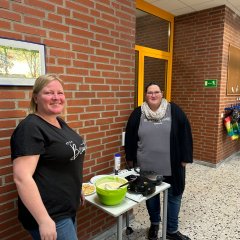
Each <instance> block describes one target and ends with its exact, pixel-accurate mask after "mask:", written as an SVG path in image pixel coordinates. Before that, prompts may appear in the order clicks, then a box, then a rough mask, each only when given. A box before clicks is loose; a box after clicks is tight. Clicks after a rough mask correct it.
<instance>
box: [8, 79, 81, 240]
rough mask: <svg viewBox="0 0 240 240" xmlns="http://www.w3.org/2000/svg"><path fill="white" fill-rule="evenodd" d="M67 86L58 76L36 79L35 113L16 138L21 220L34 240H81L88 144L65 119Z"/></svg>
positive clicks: (19, 128) (20, 126)
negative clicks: (78, 227)
mask: <svg viewBox="0 0 240 240" xmlns="http://www.w3.org/2000/svg"><path fill="white" fill-rule="evenodd" d="M64 105H65V95H64V90H63V82H62V80H61V79H60V78H58V77H57V76H55V75H44V76H40V77H39V78H37V79H36V81H35V84H34V87H33V92H32V98H31V102H30V114H29V115H28V116H27V117H26V118H25V119H23V120H22V121H21V122H20V123H19V124H18V126H17V127H16V129H15V131H14V132H13V134H12V137H11V157H12V160H13V176H14V182H15V183H16V186H17V190H18V195H19V198H18V210H19V213H18V217H19V220H20V222H21V223H22V225H23V226H24V228H25V229H26V230H27V231H28V232H29V233H30V234H31V236H32V238H33V239H34V240H56V239H58V240H69V239H71V240H77V239H78V238H77V233H76V222H75V217H76V211H77V209H78V207H79V205H80V203H81V204H84V196H83V194H82V193H81V187H82V170H83V160H84V154H85V149H86V147H85V143H84V141H83V139H82V138H81V137H80V136H79V134H77V133H76V132H75V131H73V130H72V129H71V128H70V127H69V126H68V125H67V124H66V122H65V121H64V120H63V119H62V118H61V117H60V115H61V114H62V113H63V110H64Z"/></svg>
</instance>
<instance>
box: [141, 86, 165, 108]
mask: <svg viewBox="0 0 240 240" xmlns="http://www.w3.org/2000/svg"><path fill="white" fill-rule="evenodd" d="M145 100H146V102H147V104H148V106H149V107H150V108H151V109H152V110H153V111H156V110H157V109H158V108H159V106H160V104H161V101H162V92H161V89H160V88H159V86H157V85H150V86H149V87H148V88H147V92H146V96H145Z"/></svg>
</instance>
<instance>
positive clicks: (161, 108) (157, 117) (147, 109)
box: [141, 98, 168, 121]
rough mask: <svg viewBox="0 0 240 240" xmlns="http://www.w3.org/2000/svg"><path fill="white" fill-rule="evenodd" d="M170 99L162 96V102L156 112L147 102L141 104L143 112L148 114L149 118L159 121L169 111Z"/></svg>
mask: <svg viewBox="0 0 240 240" xmlns="http://www.w3.org/2000/svg"><path fill="white" fill-rule="evenodd" d="M167 106H168V101H167V100H166V99H165V98H162V101H161V104H160V106H159V108H158V109H157V111H156V112H154V111H152V110H151V108H150V107H149V106H148V104H147V103H146V102H144V103H143V104H142V106H141V109H142V113H143V114H144V115H145V116H146V118H147V119H148V120H152V121H158V120H160V119H162V118H163V117H164V116H165V114H166V111H167Z"/></svg>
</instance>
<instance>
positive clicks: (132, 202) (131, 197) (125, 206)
mask: <svg viewBox="0 0 240 240" xmlns="http://www.w3.org/2000/svg"><path fill="white" fill-rule="evenodd" d="M131 174H136V172H135V171H134V170H131V171H128V170H122V171H121V172H120V173H119V174H118V175H119V176H121V177H126V176H129V175H131ZM169 187H170V184H168V183H165V182H162V184H161V185H160V186H156V191H155V192H154V193H152V194H150V195H148V196H142V195H141V194H135V193H130V192H127V194H126V197H125V198H124V200H123V201H122V202H121V203H120V204H118V205H114V206H107V205H104V204H102V203H101V202H100V201H99V199H98V196H97V193H94V194H92V195H89V196H86V197H85V199H86V200H87V201H88V202H90V203H92V204H93V205H95V206H97V207H99V208H100V209H102V210H103V211H105V212H107V213H108V214H110V215H112V216H114V217H118V216H120V215H122V214H123V213H125V212H127V211H128V210H130V209H132V208H133V207H134V206H136V205H137V204H138V203H140V202H142V201H145V200H147V199H149V198H151V197H153V196H154V195H156V194H158V193H160V192H162V191H165V190H166V189H168V188H169Z"/></svg>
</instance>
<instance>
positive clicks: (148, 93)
mask: <svg viewBox="0 0 240 240" xmlns="http://www.w3.org/2000/svg"><path fill="white" fill-rule="evenodd" d="M160 93H161V92H160V91H156V92H147V95H158V94H160Z"/></svg>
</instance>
